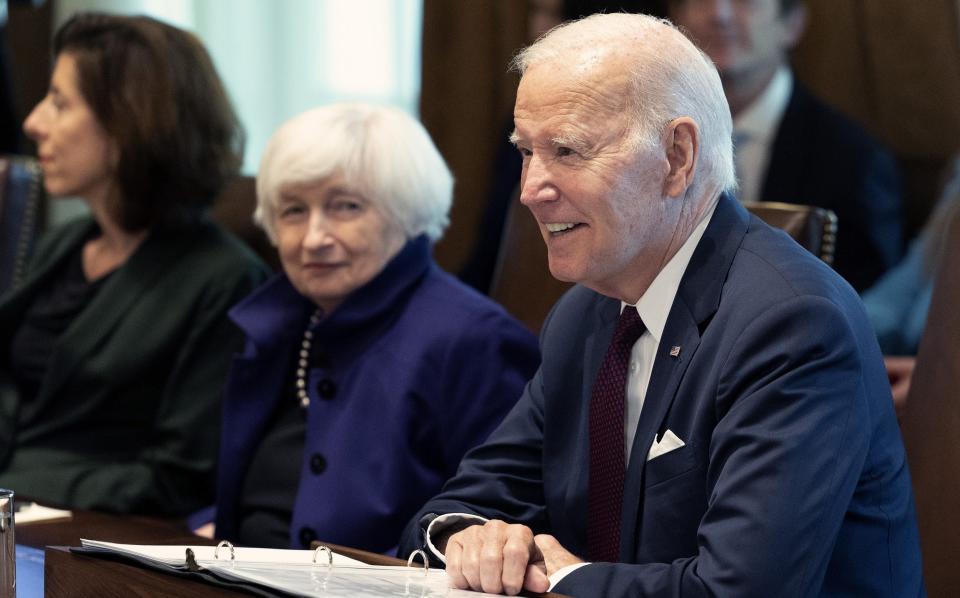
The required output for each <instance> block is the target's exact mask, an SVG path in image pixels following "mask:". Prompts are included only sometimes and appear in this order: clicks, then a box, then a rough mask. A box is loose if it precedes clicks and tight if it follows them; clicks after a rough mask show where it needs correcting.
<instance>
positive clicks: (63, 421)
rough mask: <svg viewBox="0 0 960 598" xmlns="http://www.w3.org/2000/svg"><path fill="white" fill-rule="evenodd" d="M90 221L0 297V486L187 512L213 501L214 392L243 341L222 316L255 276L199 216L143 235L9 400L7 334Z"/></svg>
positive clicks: (246, 256) (62, 232)
mask: <svg viewBox="0 0 960 598" xmlns="http://www.w3.org/2000/svg"><path fill="white" fill-rule="evenodd" d="M95 226H96V225H95V224H94V222H93V221H92V220H91V219H89V218H84V219H81V220H79V221H76V222H73V223H70V224H68V225H66V226H65V227H64V228H62V229H57V230H55V231H52V232H51V233H50V234H49V235H48V236H47V238H45V240H44V241H43V243H42V244H41V245H40V247H38V250H37V255H36V256H35V260H34V263H33V267H32V268H31V270H30V274H29V277H28V279H27V280H26V282H25V283H24V285H23V286H22V287H20V288H19V289H17V290H16V291H14V292H13V293H12V294H9V295H7V296H5V297H4V298H3V301H2V302H0V339H3V343H2V344H0V487H7V488H14V489H15V490H16V491H17V492H18V493H20V494H23V495H25V496H29V497H31V498H35V499H37V500H41V501H44V502H47V503H53V504H57V505H65V506H69V507H75V508H83V509H99V510H106V511H116V512H140V513H152V514H186V513H188V512H190V511H191V510H194V509H197V508H199V507H200V506H202V505H205V504H208V503H210V502H211V501H212V499H213V488H214V481H215V474H216V469H215V465H216V456H217V449H218V446H219V422H220V394H221V388H222V385H223V381H224V379H225V377H226V373H227V368H228V366H229V364H230V359H231V357H232V355H233V351H234V350H235V349H238V348H239V347H240V343H241V341H242V337H241V335H240V333H239V330H237V329H236V328H234V326H233V325H232V324H231V323H230V321H229V320H228V319H227V310H228V309H229V308H230V307H231V306H232V305H233V304H234V303H236V302H238V301H239V300H240V299H242V298H243V297H244V296H245V295H246V294H247V293H249V292H250V291H251V290H252V289H253V288H255V287H256V286H257V285H258V284H259V283H260V282H262V281H263V280H264V279H265V278H266V274H267V273H266V268H265V267H264V266H263V264H262V263H261V262H260V261H259V260H258V259H257V258H256V257H254V256H253V254H252V253H251V252H250V251H249V250H248V249H246V248H245V247H243V246H242V245H241V244H240V243H239V241H237V240H236V239H234V238H232V237H230V236H228V235H227V234H225V233H224V232H223V231H222V230H221V229H220V228H219V227H217V226H216V225H214V224H211V223H209V222H202V223H199V224H197V225H196V226H192V227H189V228H186V229H184V230H181V231H178V232H164V231H163V230H160V229H158V230H154V231H152V232H151V233H150V235H149V236H148V237H147V239H145V240H144V241H143V243H142V244H141V245H140V246H139V247H138V248H137V250H136V251H135V252H134V254H133V255H131V256H130V259H129V260H127V262H126V263H124V264H123V265H122V266H121V267H120V268H118V269H117V270H116V271H114V272H113V273H112V274H110V278H109V279H107V280H105V281H104V283H103V286H102V287H101V288H100V289H99V291H98V292H97V294H96V295H95V296H94V297H93V298H92V300H91V301H90V303H89V304H87V305H86V307H85V308H84V309H83V311H81V312H80V313H79V314H78V315H77V316H76V319H74V320H73V322H72V324H70V326H69V327H68V328H67V329H66V330H65V331H64V332H63V334H62V336H61V337H60V338H59V339H58V341H57V343H56V345H55V346H54V349H53V353H52V355H51V357H50V362H49V365H48V367H47V371H46V376H45V378H44V379H43V381H42V385H41V387H40V390H39V393H38V395H37V396H34V397H21V396H19V393H18V392H17V389H16V387H15V385H14V384H13V383H12V381H11V380H9V377H10V371H9V367H10V366H9V363H10V356H9V350H10V349H9V348H10V339H11V338H12V336H13V333H14V331H15V330H16V328H17V326H18V325H19V323H20V320H21V319H22V318H23V316H24V314H25V313H26V311H27V309H28V306H29V305H30V303H31V301H32V300H33V298H34V297H35V296H36V295H37V293H38V292H39V290H40V289H41V288H42V286H43V285H45V284H47V283H48V282H49V281H50V279H51V278H52V276H53V275H55V274H57V273H58V272H59V271H60V266H61V265H62V264H63V263H64V261H65V260H68V259H70V258H71V256H74V257H75V256H76V254H77V252H79V251H81V248H82V246H83V243H84V241H85V240H86V239H88V238H90V235H91V234H93V231H94V230H95Z"/></svg>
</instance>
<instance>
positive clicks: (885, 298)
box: [863, 157, 960, 413]
mask: <svg viewBox="0 0 960 598" xmlns="http://www.w3.org/2000/svg"><path fill="white" fill-rule="evenodd" d="M944 179H945V180H946V184H944V186H943V191H942V192H941V194H940V199H939V201H938V202H937V205H936V208H934V211H933V213H932V214H931V215H930V218H929V220H928V221H927V225H926V227H924V229H923V231H922V232H921V233H920V235H919V236H918V237H917V238H916V239H914V240H913V242H912V243H911V244H910V248H909V250H908V251H907V254H906V256H905V257H904V258H903V260H901V261H900V263H899V264H897V265H896V266H895V267H894V268H893V269H891V270H890V271H889V272H887V273H886V274H884V275H883V277H882V278H880V280H878V281H877V282H876V284H874V285H873V286H872V287H870V288H869V289H868V290H867V291H866V292H865V293H864V294H863V304H864V306H865V307H866V308H867V315H868V316H869V317H870V322H871V323H872V324H873V328H874V330H875V331H876V333H877V340H878V341H879V342H880V349H881V350H882V351H883V354H884V355H885V357H884V363H885V364H886V366H887V375H888V376H889V378H890V384H891V386H892V388H893V401H894V404H895V405H896V407H897V412H898V413H901V412H902V411H903V409H904V408H905V407H906V401H907V394H908V393H909V391H910V381H911V379H912V377H913V368H914V366H915V365H916V357H915V356H916V354H917V349H918V348H919V346H920V338H921V336H922V335H923V329H924V328H925V327H926V323H927V313H928V312H929V311H930V299H931V297H932V296H933V279H934V276H935V274H936V271H937V269H938V268H939V265H940V263H941V262H942V261H943V253H944V251H946V243H947V235H948V233H949V230H950V223H951V222H953V221H954V219H955V218H956V217H957V216H956V215H957V213H958V212H960V157H955V158H954V160H953V162H952V163H951V165H950V166H949V168H948V172H947V173H946V176H945V177H944Z"/></svg>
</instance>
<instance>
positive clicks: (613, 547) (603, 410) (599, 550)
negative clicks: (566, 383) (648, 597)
mask: <svg viewBox="0 0 960 598" xmlns="http://www.w3.org/2000/svg"><path fill="white" fill-rule="evenodd" d="M645 329H646V328H645V327H644V325H643V320H641V319H640V314H638V313H637V310H636V308H635V307H632V306H629V305H628V306H626V307H625V308H624V309H623V311H622V312H621V314H620V321H619V322H617V328H616V330H614V332H613V340H612V341H611V342H610V346H609V347H608V348H607V354H606V356H605V357H604V358H603V363H602V364H601V365H600V371H599V372H598V373H597V379H596V381H595V382H594V383H593V392H592V395H591V397H590V483H589V487H588V490H587V553H588V558H589V559H590V560H591V561H600V562H617V561H618V560H619V557H620V511H621V509H622V507H623V482H624V478H625V476H626V447H625V445H624V442H625V441H624V423H623V422H624V404H625V401H626V394H627V370H628V367H629V362H630V352H631V350H632V349H633V345H634V343H635V342H637V339H638V338H640V335H641V334H643V332H644V330H645Z"/></svg>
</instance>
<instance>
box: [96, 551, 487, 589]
mask: <svg viewBox="0 0 960 598" xmlns="http://www.w3.org/2000/svg"><path fill="white" fill-rule="evenodd" d="M80 542H81V545H82V546H84V547H87V548H97V549H101V550H109V551H113V552H118V553H121V554H126V555H131V556H135V557H140V558H146V559H150V560H154V561H157V562H159V563H163V564H166V565H170V566H172V567H179V568H182V567H183V566H184V564H185V561H186V550H187V548H190V549H192V550H193V552H194V556H195V558H196V560H197V564H198V565H199V566H200V567H202V568H203V569H205V570H207V571H208V572H210V573H212V574H214V575H217V576H219V577H221V578H224V579H232V580H239V581H246V582H253V583H258V584H261V585H264V586H267V587H270V588H274V589H277V590H282V591H284V592H288V593H290V594H294V595H297V596H305V597H310V596H317V597H322V598H374V597H378V596H417V597H419V598H441V597H448V598H455V597H463V598H478V597H480V598H482V597H483V596H494V594H483V593H480V592H468V591H464V590H456V589H453V588H451V587H450V578H449V577H448V576H447V573H446V571H443V570H440V569H431V570H429V571H424V570H423V569H420V568H412V567H406V566H399V567H387V566H381V565H368V564H366V563H363V562H362V561H358V560H356V559H352V558H349V557H345V556H343V555H340V554H336V553H333V564H332V565H328V560H327V553H326V552H324V553H322V554H319V555H318V557H317V563H314V554H315V553H316V551H315V550H283V549H277V548H244V547H237V548H234V559H233V560H230V549H229V548H221V549H220V552H219V557H220V558H219V559H215V558H214V557H213V554H214V550H215V548H214V547H213V546H189V547H188V546H146V545H141V544H115V543H112V542H99V541H96V540H85V539H82V540H81V541H80Z"/></svg>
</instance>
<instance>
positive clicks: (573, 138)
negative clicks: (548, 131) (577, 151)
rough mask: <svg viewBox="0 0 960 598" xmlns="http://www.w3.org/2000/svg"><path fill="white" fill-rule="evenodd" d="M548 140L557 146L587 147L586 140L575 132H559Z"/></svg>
mask: <svg viewBox="0 0 960 598" xmlns="http://www.w3.org/2000/svg"><path fill="white" fill-rule="evenodd" d="M550 142H551V143H552V144H553V145H555V146H557V147H561V146H563V147H575V148H584V147H587V142H586V140H584V138H583V137H581V136H579V135H577V134H575V133H561V134H560V135H557V136H555V137H554V138H553V139H551V140H550Z"/></svg>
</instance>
